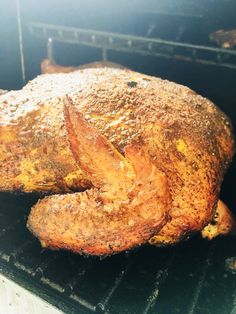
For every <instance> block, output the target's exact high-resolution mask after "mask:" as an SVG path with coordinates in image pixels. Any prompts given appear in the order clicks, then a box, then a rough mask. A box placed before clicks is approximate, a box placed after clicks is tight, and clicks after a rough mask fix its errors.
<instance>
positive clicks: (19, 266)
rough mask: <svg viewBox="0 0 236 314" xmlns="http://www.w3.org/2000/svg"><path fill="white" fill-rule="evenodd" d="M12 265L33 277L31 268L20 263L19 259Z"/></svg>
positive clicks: (33, 273) (33, 272)
mask: <svg viewBox="0 0 236 314" xmlns="http://www.w3.org/2000/svg"><path fill="white" fill-rule="evenodd" d="M14 265H15V267H16V268H17V269H20V270H23V271H24V272H25V273H27V274H29V275H30V276H33V277H34V276H35V271H34V270H33V269H32V268H30V267H28V266H26V265H24V264H22V263H20V262H19V261H15V262H14Z"/></svg>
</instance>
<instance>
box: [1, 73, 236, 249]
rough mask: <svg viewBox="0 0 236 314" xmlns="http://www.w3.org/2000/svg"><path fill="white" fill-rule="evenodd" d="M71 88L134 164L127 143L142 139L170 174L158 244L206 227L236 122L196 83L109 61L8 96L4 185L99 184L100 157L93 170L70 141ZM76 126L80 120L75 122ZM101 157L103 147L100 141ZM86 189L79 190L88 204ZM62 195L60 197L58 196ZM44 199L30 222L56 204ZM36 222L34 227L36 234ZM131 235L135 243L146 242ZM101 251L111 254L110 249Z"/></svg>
mask: <svg viewBox="0 0 236 314" xmlns="http://www.w3.org/2000/svg"><path fill="white" fill-rule="evenodd" d="M65 95H68V96H69V99H70V102H71V103H72V105H73V106H74V108H75V110H76V111H77V112H79V113H80V114H81V117H83V119H84V120H85V121H87V122H88V123H89V125H91V126H93V127H94V128H95V129H96V130H97V131H98V132H99V134H101V136H104V138H105V139H106V141H107V142H108V143H110V144H111V145H112V147H114V149H115V151H117V152H119V153H120V154H121V155H123V157H124V158H125V160H128V162H129V164H130V165H132V167H135V162H134V161H133V160H130V159H129V157H128V156H127V155H126V154H125V151H126V149H127V147H133V149H137V147H139V148H140V149H141V152H142V154H144V156H146V157H145V158H146V159H147V161H148V162H149V163H150V165H154V166H155V169H158V170H159V171H160V172H161V173H162V174H163V175H165V176H166V177H167V181H168V189H169V192H170V197H171V208H170V210H169V212H168V214H169V218H168V222H167V223H166V224H165V226H163V227H162V229H161V230H160V231H159V233H158V234H157V236H155V237H154V238H152V240H150V242H151V243H154V244H157V245H162V244H169V243H171V244H172V243H176V242H178V241H179V240H181V239H182V238H183V237H185V236H188V235H189V234H190V233H192V232H196V231H199V230H202V229H203V228H204V226H206V225H207V224H208V223H209V222H210V221H211V220H212V218H213V215H214V212H215V208H216V204H217V201H218V194H219V191H220V186H221V182H222V179H223V175H224V173H225V171H226V169H227V167H228V165H229V163H230V161H231V158H232V155H233V144H234V143H233V136H232V131H231V127H230V122H229V120H228V119H227V117H226V116H225V115H224V114H223V113H222V112H221V111H220V110H219V109H218V108H217V107H216V106H214V104H213V103H211V102H210V101H209V100H207V99H205V98H203V97H201V96H199V95H197V94H196V93H194V92H193V91H192V90H190V89H189V88H187V87H184V86H181V85H178V84H175V83H172V82H168V81H163V80H161V79H159V78H155V77H150V76H147V75H143V74H139V73H135V72H132V71H129V70H121V69H108V68H104V69H87V70H83V71H76V72H73V73H70V74H52V75H43V76H39V77H38V78H36V79H35V80H33V81H32V82H30V83H28V84H27V85H26V86H25V87H24V89H23V90H22V91H16V92H9V93H7V94H6V95H3V96H0V108H1V111H0V112H1V118H0V119H1V120H0V121H1V126H0V164H1V167H0V175H1V178H2V180H1V183H0V189H1V190H14V189H20V190H23V191H32V190H39V191H40V190H46V191H52V192H66V191H73V190H78V189H79V188H83V187H84V188H88V187H91V186H93V185H94V186H95V187H96V184H95V183H94V182H95V181H96V178H97V174H96V175H95V174H94V173H95V172H94V171H95V170H96V169H97V165H96V164H94V160H92V161H91V167H92V170H91V169H87V168H86V165H85V164H86V163H85V164H84V165H83V166H81V162H80V159H81V158H83V153H78V154H77V157H76V158H75V156H76V153H75V152H76V149H75V146H73V145H72V146H71V147H70V144H69V140H70V142H71V139H72V138H73V137H71V134H70V131H69V130H70V128H69V129H68V130H67V128H66V123H65V115H64V111H63V108H64V106H65V104H66V103H67V102H68V99H67V98H68V97H65ZM73 124H74V125H76V123H75V121H74V123H73ZM68 131H69V134H68ZM110 144H109V145H110ZM78 146H79V145H78ZM72 147H74V148H72ZM90 149H92V146H90ZM72 150H73V153H72ZM78 152H80V150H79V148H78ZM100 153H101V155H100ZM80 154H81V155H80ZM99 156H102V152H100V150H99V149H98V150H97V158H98V157H99ZM98 159H99V158H98ZM100 159H102V160H103V157H100ZM78 161H79V163H78ZM105 172H106V171H103V172H102V173H103V174H104V173H105ZM108 172H109V171H108ZM93 174H94V175H93ZM106 175H107V176H109V174H106ZM112 177H114V176H112ZM118 178H119V177H118ZM94 180H95V181H94ZM111 181H112V180H111ZM115 181H117V180H115ZM118 181H119V180H118ZM143 182H145V178H143ZM145 184H146V183H145ZM159 184H160V182H159ZM96 188H97V187H96ZM160 188H163V187H162V184H160ZM127 189H128V188H127ZM143 190H144V188H143ZM100 192H101V191H100V187H99V193H100ZM87 193H92V192H87ZM118 193H119V192H116V194H117V195H118ZM126 193H127V191H126ZM99 195H100V194H99ZM61 197H62V198H64V197H65V199H66V200H67V199H68V200H69V198H70V197H71V199H73V198H75V196H72V195H68V196H61ZM81 197H82V196H77V200H79V204H80V200H81V199H80V198H81ZM94 197H95V196H94ZM52 198H53V199H54V202H55V201H56V200H57V196H53V197H52ZM91 199H92V196H91V197H90V201H91ZM42 202H46V203H45V207H46V209H44V205H41V203H39V205H37V206H36V207H35V208H34V210H33V212H32V214H31V218H30V223H29V225H30V226H31V225H32V226H33V221H34V219H35V221H36V222H39V221H41V220H40V219H39V218H38V216H37V215H38V214H39V213H42V215H44V213H45V212H50V210H49V208H50V207H49V205H48V204H51V203H50V202H51V198H49V199H46V200H45V201H42ZM58 202H59V203H58V204H57V206H59V207H60V201H59V199H58ZM146 205H148V201H147V203H146ZM55 206H56V205H55ZM132 206H133V205H132ZM78 207H79V208H80V206H78ZM62 210H63V206H62ZM101 210H102V209H101ZM114 210H115V208H114ZM129 210H131V209H129ZM52 211H53V210H52ZM150 211H151V212H152V210H151V209H150ZM33 213H35V214H33ZM66 214H67V213H65V215H66ZM48 217H50V219H52V221H53V219H54V218H55V216H54V214H53V213H51V214H50V215H49V216H48ZM53 217H54V218H53ZM41 219H44V218H42V217H41ZM48 219H49V218H48ZM50 219H49V220H50ZM61 219H62V218H60V219H59V221H61ZM44 220H45V221H46V218H45V219H44ZM107 223H108V221H107ZM48 224H50V222H48ZM48 224H47V226H49V225H48ZM36 225H37V223H35V224H34V227H31V229H33V231H34V232H35V233H37V232H38V231H36V229H37V226H36ZM44 225H45V224H44ZM52 225H53V224H50V226H51V228H52ZM144 225H145V223H144ZM160 225H161V224H160ZM160 225H159V227H160ZM65 226H66V222H65ZM159 227H158V228H159ZM41 228H44V226H43V227H41ZM63 228H64V227H63ZM69 228H70V226H69V225H68V229H69ZM39 229H40V228H39ZM46 229H47V228H46V227H45V231H44V232H45V234H46V233H48V234H52V233H53V228H52V233H50V232H51V231H50V228H49V227H48V230H46ZM104 230H105V224H104ZM91 234H92V233H91ZM117 234H118V233H117ZM150 235H151V232H150V234H149V236H150ZM72 236H73V234H72ZM74 236H75V235H74ZM75 238H76V236H75ZM134 238H135V237H134ZM135 239H137V238H135ZM146 239H147V237H146ZM44 240H45V239H44ZM63 241H64V240H63ZM58 243H59V242H58V238H57V240H56V239H55V243H54V244H55V245H53V239H47V241H46V244H47V245H50V246H55V247H58V246H60V245H59V244H58ZM130 243H131V244H130V246H129V247H132V245H136V244H137V241H136V242H135V241H134V240H131V241H130ZM132 243H133V244H132ZM60 244H61V242H60ZM63 247H66V244H65V243H64V245H63ZM124 247H125V245H124ZM93 250H95V249H93ZM98 251H99V250H98ZM101 252H103V253H104V251H102V249H101ZM107 253H108V254H109V253H110V251H108V252H107ZM94 254H96V252H95V251H94Z"/></svg>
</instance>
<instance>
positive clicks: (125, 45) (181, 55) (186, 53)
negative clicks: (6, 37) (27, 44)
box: [28, 22, 236, 69]
mask: <svg viewBox="0 0 236 314" xmlns="http://www.w3.org/2000/svg"><path fill="white" fill-rule="evenodd" d="M28 28H29V31H30V33H31V34H32V35H34V36H37V37H40V38H47V39H50V41H51V45H52V41H58V42H64V43H72V44H81V45H85V46H90V47H95V48H101V49H102V51H103V55H106V54H107V53H106V52H107V51H108V50H115V51H121V52H129V53H137V54H141V55H146V56H148V55H149V56H156V57H163V58H169V59H175V60H182V61H189V62H194V63H200V64H206V65H214V66H221V67H227V68H231V69H236V50H229V49H222V48H215V47H210V46H201V45H193V44H187V43H180V42H174V41H168V40H162V39H159V38H147V37H142V36H133V35H127V34H119V33H111V32H104V31H97V30H89V29H81V28H75V27H66V26H57V25H52V24H44V23H36V22H30V23H29V24H28ZM51 45H50V49H52V47H51ZM50 54H51V55H52V51H50Z"/></svg>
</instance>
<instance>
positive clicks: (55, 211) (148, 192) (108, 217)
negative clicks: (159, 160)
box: [28, 104, 170, 255]
mask: <svg viewBox="0 0 236 314" xmlns="http://www.w3.org/2000/svg"><path fill="white" fill-rule="evenodd" d="M65 116H66V124H67V128H68V131H69V139H70V143H71V149H72V151H73V152H74V156H75V158H76V160H77V162H79V164H80V167H81V168H82V169H84V170H85V171H86V173H87V175H88V176H89V178H90V180H91V182H92V183H93V185H94V186H95V188H92V189H90V190H89V191H86V192H83V193H75V194H67V195H61V196H59V195H54V196H51V197H49V198H46V199H43V200H41V201H39V202H38V203H37V204H36V205H35V206H34V207H33V209H32V211H31V213H30V216H29V220H28V227H29V228H30V230H31V231H32V232H33V233H34V234H35V235H36V236H37V237H38V238H39V239H40V240H41V241H42V242H43V243H44V246H49V247H52V248H67V249H69V250H72V251H75V252H78V253H85V254H93V255H110V254H114V253H117V252H120V251H124V250H127V249H130V248H133V247H135V246H137V245H141V244H143V243H145V242H147V240H148V239H149V238H150V237H151V236H152V235H154V234H155V233H156V232H157V231H158V230H159V229H160V228H161V227H162V226H163V225H164V223H166V220H167V213H168V211H169V207H170V195H169V190H168V184H167V179H166V176H165V175H164V174H163V173H161V172H160V171H159V170H158V169H157V168H156V167H155V166H154V164H152V163H151V162H150V160H149V157H148V155H147V153H146V152H145V148H144V147H139V146H137V145H130V146H128V147H126V150H125V158H124V157H123V156H122V155H121V154H120V153H118V152H117V150H116V149H115V148H114V147H113V145H111V144H110V142H109V141H108V140H107V139H106V138H105V137H104V136H102V135H100V134H99V133H98V131H97V130H96V129H95V128H94V127H91V126H90V125H89V124H88V122H86V121H85V120H83V119H82V117H81V115H80V114H79V113H77V112H76V111H75V109H74V108H73V106H72V105H71V104H69V105H67V106H66V110H65Z"/></svg>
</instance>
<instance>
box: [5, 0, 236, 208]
mask: <svg viewBox="0 0 236 314" xmlns="http://www.w3.org/2000/svg"><path fill="white" fill-rule="evenodd" d="M0 4H1V19H0V88H2V89H9V90H10V89H17V88H21V87H22V86H23V85H24V83H23V80H22V74H21V67H20V53H19V40H18V29H17V11H16V2H15V1H8V2H6V1H3V0H0ZM235 12H236V1H232V0H202V1H194V0H178V1H177V0H175V1H174V0H171V1H170V0H168V1H166V0H159V1H155V0H147V1H141V0H130V1H125V0H122V1H114V0H113V1H111V0H110V1H109V0H101V1H94V0H89V1H81V0H80V1H78V0H77V1H75V0H66V1H65V0H60V1H56V0H47V1H45V0H43V1H37V0H31V1H29V0H20V14H21V20H22V29H23V45H24V57H25V69H26V82H27V81H28V80H30V79H32V78H34V77H35V76H36V75H38V74H39V73H40V62H41V60H42V59H43V58H45V57H46V41H45V40H44V39H39V38H35V37H33V36H32V35H30V34H29V32H28V28H27V23H28V22H29V21H38V22H45V23H52V24H58V25H66V26H77V27H82V28H89V29H96V30H107V31H113V32H119V33H128V34H135V35H142V36H147V29H148V25H150V24H151V23H155V25H156V27H155V28H154V30H153V33H152V34H151V35H150V36H152V37H160V38H163V39H169V40H179V41H181V42H188V43H195V44H203V45H214V43H212V42H210V41H209V39H208V35H209V33H210V32H212V31H216V30H218V29H233V28H236V17H235ZM181 30H182V31H181ZM55 48H56V49H55V59H56V61H57V62H58V63H59V64H62V65H79V64H83V63H87V62H92V61H96V60H100V59H101V51H100V50H99V49H96V48H90V47H83V46H78V45H72V44H61V43H60V44H59V43H58V44H56V47H55ZM108 59H109V60H110V61H114V62H118V63H121V64H123V65H125V66H127V67H129V68H131V69H134V70H137V71H140V72H143V73H147V74H151V75H155V76H160V77H162V78H167V79H169V80H173V81H175V82H178V83H181V84H184V85H187V86H189V87H191V88H192V89H194V90H196V91H197V92H199V93H200V94H202V95H203V96H206V97H208V98H210V99H211V100H213V101H214V102H215V103H216V104H217V105H218V106H219V107H220V108H221V109H222V110H223V111H225V112H226V113H227V114H228V115H229V116H230V117H231V119H232V122H233V125H234V126H236V105H235V99H236V84H235V83H236V75H235V74H236V71H235V70H232V69H228V68H223V67H215V66H206V65H199V64H194V63H188V62H180V61H174V60H168V59H162V58H156V57H143V56H140V55H137V54H130V53H120V52H112V51H110V52H109V53H108ZM235 174H236V171H235V166H234V165H233V167H232V170H231V171H230V172H229V173H228V175H227V179H226V180H225V182H226V183H225V184H224V187H223V198H225V199H226V200H227V201H228V202H229V203H230V205H231V206H233V207H234V204H233V201H234V200H233V199H232V197H233V193H232V190H233V184H234V183H233V182H234V181H235ZM228 178H229V179H230V180H229V179H228Z"/></svg>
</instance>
